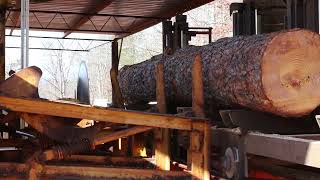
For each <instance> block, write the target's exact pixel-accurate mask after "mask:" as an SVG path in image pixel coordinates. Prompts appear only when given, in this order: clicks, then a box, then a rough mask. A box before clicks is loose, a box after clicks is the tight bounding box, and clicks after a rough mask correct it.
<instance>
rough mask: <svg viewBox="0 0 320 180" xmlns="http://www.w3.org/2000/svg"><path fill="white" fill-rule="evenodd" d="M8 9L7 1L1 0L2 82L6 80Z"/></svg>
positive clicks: (0, 63)
mask: <svg viewBox="0 0 320 180" xmlns="http://www.w3.org/2000/svg"><path fill="white" fill-rule="evenodd" d="M6 9H7V1H6V0H0V82H1V81H4V80H5V77H6V74H5V64H6V63H5V52H6V41H5V39H6V36H5V32H6V24H5V23H6Z"/></svg>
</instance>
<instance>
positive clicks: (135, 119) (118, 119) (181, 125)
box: [0, 96, 205, 130]
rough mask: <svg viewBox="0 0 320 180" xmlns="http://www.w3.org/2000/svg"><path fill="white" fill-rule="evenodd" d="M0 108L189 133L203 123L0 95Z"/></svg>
mask: <svg viewBox="0 0 320 180" xmlns="http://www.w3.org/2000/svg"><path fill="white" fill-rule="evenodd" d="M0 107H2V108H5V109H9V110H11V111H17V112H25V113H33V114H42V115H49V116H58V117H66V118H67V119H66V121H67V120H69V118H78V119H93V120H97V121H104V122H112V123H120V124H131V125H141V126H150V127H161V128H172V129H181V130H191V128H192V123H194V122H204V121H205V120H201V119H199V118H198V119H192V118H185V117H178V116H170V115H159V114H152V113H144V112H137V111H126V110H120V109H115V108H98V107H90V106H88V105H80V104H70V103H61V102H52V101H46V100H40V99H22V98H11V97H4V96H0Z"/></svg>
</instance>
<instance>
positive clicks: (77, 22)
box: [63, 0, 114, 37]
mask: <svg viewBox="0 0 320 180" xmlns="http://www.w3.org/2000/svg"><path fill="white" fill-rule="evenodd" d="M113 1H114V0H105V1H101V0H91V2H90V4H92V6H89V8H87V9H86V10H85V12H86V13H91V12H93V13H98V12H100V11H102V10H103V9H104V8H106V7H107V6H109V5H110V4H111V3H112V2H113ZM90 18H92V15H86V16H83V17H75V18H74V20H73V21H72V23H71V24H70V28H71V29H78V28H79V27H81V26H82V25H83V24H85V23H86V22H88V21H89V20H90ZM71 33H72V31H66V32H64V36H63V37H67V36H68V35H70V34H71Z"/></svg>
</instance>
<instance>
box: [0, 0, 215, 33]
mask: <svg viewBox="0 0 320 180" xmlns="http://www.w3.org/2000/svg"><path fill="white" fill-rule="evenodd" d="M211 1H213V0H33V1H32V0H31V3H30V29H37V30H45V31H62V32H65V36H67V35H69V34H70V33H71V32H91V33H103V34H116V35H118V36H119V37H123V36H127V35H130V34H133V33H135V32H138V31H140V30H143V29H145V28H148V27H150V26H152V25H154V24H156V23H159V22H161V21H162V20H164V19H167V18H171V17H173V16H175V15H177V14H181V13H183V12H185V11H188V10H190V9H193V8H196V7H199V6H201V5H203V4H206V3H209V2H211ZM19 12H20V7H19V3H18V4H17V6H16V7H15V8H13V9H11V10H10V11H8V13H9V14H8V19H7V23H6V26H7V27H8V28H11V29H15V28H19V26H20V13H19Z"/></svg>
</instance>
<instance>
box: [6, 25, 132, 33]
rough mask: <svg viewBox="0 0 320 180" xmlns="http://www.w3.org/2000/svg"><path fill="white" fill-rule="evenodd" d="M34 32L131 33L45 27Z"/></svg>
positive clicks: (36, 28)
mask: <svg viewBox="0 0 320 180" xmlns="http://www.w3.org/2000/svg"><path fill="white" fill-rule="evenodd" d="M6 27H8V28H12V27H14V26H6ZM30 28H31V29H32V30H48V31H66V30H70V31H73V32H88V33H101V32H104V33H111V34H112V33H113V34H130V33H131V32H129V31H103V30H101V31H99V30H84V29H65V28H45V27H32V26H31V27H30Z"/></svg>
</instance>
